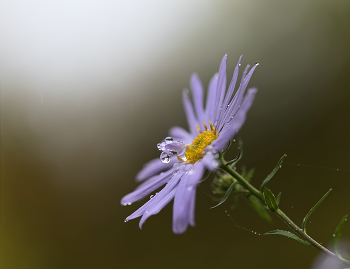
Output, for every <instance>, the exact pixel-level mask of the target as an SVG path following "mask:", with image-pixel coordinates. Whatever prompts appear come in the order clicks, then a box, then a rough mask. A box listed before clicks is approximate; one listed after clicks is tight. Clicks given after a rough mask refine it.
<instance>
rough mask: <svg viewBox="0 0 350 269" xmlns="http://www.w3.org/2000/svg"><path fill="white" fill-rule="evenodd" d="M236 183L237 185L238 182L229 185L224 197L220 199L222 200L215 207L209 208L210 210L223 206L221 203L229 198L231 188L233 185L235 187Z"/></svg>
mask: <svg viewBox="0 0 350 269" xmlns="http://www.w3.org/2000/svg"><path fill="white" fill-rule="evenodd" d="M237 183H239V182H238V181H236V182H233V183H232V184H231V186H230V187H229V188H228V190H227V191H226V193H225V195H224V197H223V198H222V200H221V201H220V203H218V204H217V205H216V206H213V207H211V208H210V209H213V208H215V207H218V206H219V205H221V204H223V203H224V202H225V201H226V200H227V198H228V197H229V196H230V194H231V192H232V190H233V188H234V187H235V185H236V184H237Z"/></svg>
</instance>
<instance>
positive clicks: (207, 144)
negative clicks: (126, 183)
mask: <svg viewBox="0 0 350 269" xmlns="http://www.w3.org/2000/svg"><path fill="white" fill-rule="evenodd" d="M226 58H227V55H225V56H224V58H223V59H222V61H221V65H220V69H219V73H218V74H215V75H214V76H213V78H212V79H211V81H210V83H209V90H208V95H207V100H206V105H205V108H204V106H203V103H204V100H203V87H202V83H201V81H200V80H199V78H198V76H197V75H196V74H194V75H192V77H191V80H190V84H191V90H192V96H193V102H194V109H193V106H192V103H191V101H190V98H189V92H188V91H187V90H185V91H184V92H183V105H184V108H185V113H186V117H187V121H188V125H189V130H190V132H187V131H186V130H184V129H183V128H181V127H173V128H171V129H170V131H169V134H170V137H167V138H166V139H165V140H164V142H162V143H160V144H158V145H157V146H158V149H159V150H160V151H161V152H162V153H161V155H160V160H159V159H154V160H152V161H150V162H148V163H147V164H146V165H145V166H144V168H143V169H142V170H141V171H140V172H139V173H138V174H137V176H136V180H137V181H139V182H141V181H144V182H143V183H142V184H141V185H140V186H138V187H137V188H136V190H135V191H133V192H132V193H129V194H128V195H126V196H124V197H123V199H122V200H121V203H122V204H123V205H130V204H131V203H133V202H135V201H138V200H140V199H142V198H144V197H146V196H148V195H150V194H151V193H152V192H154V191H155V190H157V189H159V188H160V187H161V186H163V185H165V186H164V188H163V189H162V190H161V191H160V192H159V193H157V194H156V195H154V196H151V198H150V199H149V201H148V202H146V203H145V204H144V205H143V206H142V207H140V208H139V209H138V210H137V211H135V212H134V213H133V214H131V215H130V216H129V217H127V218H126V220H125V221H128V220H130V219H134V218H137V217H140V216H142V217H141V220H140V224H139V226H140V228H141V227H142V225H143V223H144V222H145V221H146V219H147V218H148V217H150V216H151V215H154V214H157V213H158V212H159V211H160V210H161V209H162V208H163V207H164V206H166V205H167V204H168V203H169V202H170V201H171V200H172V199H174V207H173V232H174V233H177V234H180V233H183V232H185V231H186V229H187V226H188V225H191V226H194V224H195V222H194V209H195V197H196V187H197V184H198V182H199V181H200V179H201V178H202V176H203V174H204V172H205V170H206V169H209V170H211V171H215V170H216V169H218V167H219V166H220V161H219V154H218V153H219V152H220V151H222V150H223V149H225V147H226V146H227V145H228V143H229V141H230V140H232V139H233V137H234V135H235V134H236V133H237V131H238V130H239V129H240V128H241V126H242V125H243V123H244V121H245V118H246V114H247V111H248V110H249V108H250V106H251V105H252V102H253V99H254V96H255V93H256V91H257V90H256V89H249V90H248V92H247V94H246V95H245V96H244V92H245V89H246V87H247V85H248V82H249V80H250V78H251V76H252V75H253V72H254V70H255V68H256V67H257V66H258V63H257V64H255V65H254V67H253V68H252V69H251V70H250V71H249V72H248V69H249V65H248V66H247V67H246V68H245V70H244V72H243V76H242V79H241V82H240V85H239V88H238V90H237V92H236V94H235V95H233V93H234V88H235V85H236V82H237V78H238V71H239V66H240V65H241V64H240V62H241V58H242V56H241V57H240V59H239V61H238V64H237V66H236V68H235V70H234V73H233V78H232V80H231V83H230V85H229V87H228V90H227V91H226ZM247 73H248V74H247ZM225 93H226V94H225ZM164 171H165V172H164ZM159 173H160V174H159Z"/></svg>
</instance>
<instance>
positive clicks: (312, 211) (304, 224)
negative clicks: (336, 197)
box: [301, 189, 332, 232]
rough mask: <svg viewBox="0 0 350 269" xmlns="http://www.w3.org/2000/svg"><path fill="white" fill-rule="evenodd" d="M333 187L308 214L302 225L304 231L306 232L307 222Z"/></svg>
mask: <svg viewBox="0 0 350 269" xmlns="http://www.w3.org/2000/svg"><path fill="white" fill-rule="evenodd" d="M331 190H332V189H330V190H329V191H328V192H327V193H326V194H325V195H323V197H322V198H321V199H320V200H319V201H318V202H317V203H316V204H315V205H314V206H313V208H311V209H310V211H309V213H307V214H306V216H305V218H304V220H303V223H302V225H301V228H302V229H303V231H304V232H306V222H307V220H308V219H309V217H310V216H311V214H312V213H314V211H315V210H316V208H317V207H318V206H319V205H320V204H321V203H322V202H323V201H324V200H325V199H326V198H327V196H328V194H329V193H330V192H331Z"/></svg>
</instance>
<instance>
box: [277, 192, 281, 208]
mask: <svg viewBox="0 0 350 269" xmlns="http://www.w3.org/2000/svg"><path fill="white" fill-rule="evenodd" d="M281 194H282V192H280V193H279V194H278V195H277V204H278V205H280V200H281Z"/></svg>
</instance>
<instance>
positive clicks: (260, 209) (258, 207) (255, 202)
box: [248, 195, 271, 222]
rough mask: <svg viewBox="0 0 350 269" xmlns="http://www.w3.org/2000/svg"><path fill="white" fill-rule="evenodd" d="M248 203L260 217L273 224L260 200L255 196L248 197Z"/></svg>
mask: <svg viewBox="0 0 350 269" xmlns="http://www.w3.org/2000/svg"><path fill="white" fill-rule="evenodd" d="M248 203H249V204H250V205H251V207H252V208H253V209H254V210H255V211H256V213H258V215H259V216H260V217H261V218H263V219H264V220H266V221H267V222H271V216H270V214H269V212H268V211H267V210H266V208H265V206H263V205H262V204H261V203H260V201H259V199H258V198H257V197H255V196H254V195H249V196H248Z"/></svg>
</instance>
